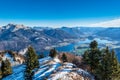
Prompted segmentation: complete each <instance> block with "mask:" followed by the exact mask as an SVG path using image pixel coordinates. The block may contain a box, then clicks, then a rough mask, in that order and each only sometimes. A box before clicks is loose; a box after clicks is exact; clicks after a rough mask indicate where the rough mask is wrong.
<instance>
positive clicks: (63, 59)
mask: <svg viewBox="0 0 120 80" xmlns="http://www.w3.org/2000/svg"><path fill="white" fill-rule="evenodd" d="M62 61H63V62H67V61H68V60H67V56H66V54H65V53H63V54H62Z"/></svg>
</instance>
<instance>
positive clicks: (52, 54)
mask: <svg viewBox="0 0 120 80" xmlns="http://www.w3.org/2000/svg"><path fill="white" fill-rule="evenodd" d="M57 54H58V53H57V51H56V50H55V48H54V49H51V50H50V53H49V56H50V57H52V58H54V57H56V56H57Z"/></svg>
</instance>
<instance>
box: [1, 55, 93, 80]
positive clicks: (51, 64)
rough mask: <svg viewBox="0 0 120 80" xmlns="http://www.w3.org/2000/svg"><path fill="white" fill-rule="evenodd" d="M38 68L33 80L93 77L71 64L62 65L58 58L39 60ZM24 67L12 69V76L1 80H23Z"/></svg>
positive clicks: (64, 79) (74, 79)
mask: <svg viewBox="0 0 120 80" xmlns="http://www.w3.org/2000/svg"><path fill="white" fill-rule="evenodd" d="M39 63H40V67H39V69H38V70H37V71H36V72H35V74H34V76H33V80H44V79H48V80H58V79H62V80H77V79H78V78H79V80H84V79H87V78H88V80H89V79H90V80H94V79H93V77H92V76H91V75H90V74H89V73H88V72H86V71H84V70H82V69H80V68H76V66H75V65H74V64H72V63H64V64H62V63H61V62H60V60H59V59H58V58H54V59H52V58H51V57H45V58H42V59H39ZM24 70H25V65H19V66H15V67H13V74H11V75H9V76H7V77H5V78H3V80H24Z"/></svg>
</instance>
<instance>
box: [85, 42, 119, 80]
mask: <svg viewBox="0 0 120 80" xmlns="http://www.w3.org/2000/svg"><path fill="white" fill-rule="evenodd" d="M83 63H84V64H86V65H88V66H89V67H90V72H91V73H92V74H93V75H94V76H95V79H96V80H119V79H120V64H119V62H118V59H117V57H116V55H115V52H114V50H110V49H109V48H108V47H106V48H105V49H102V50H100V49H99V48H98V43H97V42H96V41H95V40H94V41H92V42H91V43H90V48H89V49H88V50H87V51H85V53H84V54H83Z"/></svg>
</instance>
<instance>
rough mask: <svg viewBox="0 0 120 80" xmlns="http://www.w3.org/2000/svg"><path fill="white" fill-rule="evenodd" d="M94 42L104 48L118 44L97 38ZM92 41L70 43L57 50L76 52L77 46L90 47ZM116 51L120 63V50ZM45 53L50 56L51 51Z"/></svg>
mask: <svg viewBox="0 0 120 80" xmlns="http://www.w3.org/2000/svg"><path fill="white" fill-rule="evenodd" d="M94 40H96V41H97V42H98V45H102V46H103V45H104V47H105V46H106V45H105V44H114V43H116V41H109V40H103V39H99V38H95V39H94ZM91 41H93V40H89V39H85V40H81V41H78V42H76V43H70V44H68V45H66V46H61V47H55V49H56V50H57V51H58V52H73V51H74V50H75V46H79V45H82V44H88V45H89V44H90V42H91ZM116 44H117V43H116ZM102 46H100V47H102ZM110 48H111V47H110ZM115 51H116V55H117V57H118V59H119V61H120V55H119V52H120V49H119V48H116V49H115ZM44 53H45V54H46V55H48V54H49V51H48V50H47V51H45V52H44Z"/></svg>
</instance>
